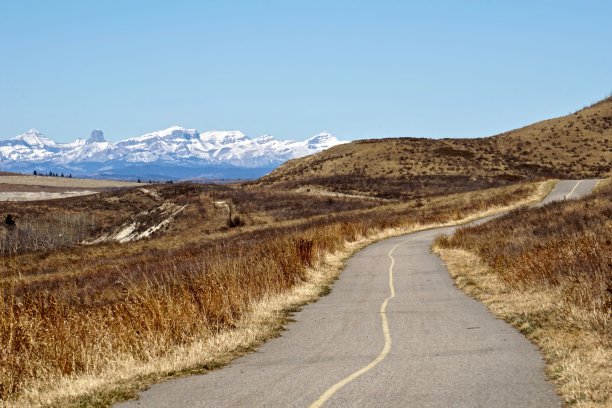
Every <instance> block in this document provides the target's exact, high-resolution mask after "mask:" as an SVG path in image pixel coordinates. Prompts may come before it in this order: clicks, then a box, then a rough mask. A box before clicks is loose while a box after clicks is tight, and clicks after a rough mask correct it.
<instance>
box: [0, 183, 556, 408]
mask: <svg viewBox="0 0 612 408" xmlns="http://www.w3.org/2000/svg"><path fill="white" fill-rule="evenodd" d="M554 184H555V182H554V181H547V182H543V183H540V185H539V187H538V190H537V192H536V193H535V194H534V195H532V196H531V197H528V198H526V199H523V200H519V201H517V202H515V203H514V204H512V205H509V206H498V207H491V208H488V209H487V210H484V211H479V212H475V213H471V214H467V215H466V216H465V217H463V218H462V219H459V220H456V221H453V222H448V223H444V224H430V225H420V224H416V225H410V226H407V227H405V228H390V229H386V230H384V231H381V232H378V233H375V234H371V235H369V236H367V237H360V238H358V239H356V240H355V241H353V242H347V243H346V244H345V246H344V249H343V250H341V251H338V252H336V253H333V254H326V255H325V256H324V257H323V259H324V260H323V261H322V262H321V263H319V264H318V265H316V266H315V267H313V268H311V269H310V270H309V271H308V278H307V279H306V280H305V281H304V282H302V283H301V284H299V285H297V286H295V287H294V288H293V289H292V290H291V291H290V292H288V293H284V294H280V295H275V296H271V297H268V298H266V299H264V300H263V301H260V302H258V303H256V304H254V305H253V308H252V312H251V313H249V314H248V315H247V316H245V317H244V318H243V319H242V320H240V321H239V322H238V324H237V325H236V327H235V328H234V329H232V330H227V331H224V332H222V333H220V334H217V335H214V336H211V337H208V338H204V339H202V340H201V341H197V342H194V343H191V344H189V345H186V346H181V347H175V348H173V349H168V350H167V352H166V353H165V355H164V356H162V357H160V358H154V359H151V360H150V361H148V362H142V361H138V360H135V359H134V358H132V357H130V356H121V355H118V356H116V359H115V360H114V361H113V362H111V363H108V364H107V366H108V369H107V370H105V371H104V372H102V373H95V374H89V375H83V374H81V375H75V376H72V377H68V378H62V379H59V380H58V381H55V382H54V381H49V379H45V380H44V381H40V382H37V383H30V384H27V386H26V387H24V389H25V390H26V391H25V392H24V393H23V394H21V395H20V397H19V399H18V400H15V401H11V402H8V403H7V407H39V406H58V407H59V406H61V407H66V406H92V405H95V406H106V405H109V404H110V403H112V402H114V401H118V400H123V399H126V398H132V397H134V396H135V393H136V391H138V390H141V389H144V388H145V387H146V386H147V385H149V384H152V383H155V382H159V381H161V380H163V379H167V378H171V377H178V376H184V375H189V374H195V373H202V372H206V371H207V370H210V369H214V368H218V367H221V366H223V365H225V364H227V363H228V362H230V361H231V360H232V359H234V358H236V357H238V356H240V355H243V354H245V353H247V352H249V351H251V350H253V349H254V348H255V347H257V346H258V345H260V344H261V343H263V342H264V341H266V340H267V339H270V338H272V337H274V336H276V335H278V333H279V332H280V330H282V328H283V326H284V325H285V324H286V323H287V322H288V317H289V316H290V314H291V313H292V312H294V311H296V310H297V309H298V308H299V307H300V306H303V305H305V304H307V303H310V302H313V301H316V299H317V298H319V297H320V296H321V295H323V294H326V293H327V292H328V291H329V287H330V285H331V284H332V283H333V281H334V280H335V279H336V278H337V277H338V276H339V274H340V272H341V271H342V268H343V265H344V263H345V261H346V260H347V259H348V258H349V257H350V256H351V255H352V254H354V253H355V252H357V251H358V250H360V249H362V248H363V247H365V246H367V245H369V244H372V243H374V242H376V241H380V240H382V239H385V238H389V237H393V236H398V235H403V234H407V233H411V232H415V231H419V230H424V229H431V228H437V227H443V226H450V225H458V224H463V223H467V222H470V221H473V220H475V219H478V218H482V217H486V216H489V215H493V214H497V213H500V212H505V211H509V210H511V209H513V208H516V207H519V206H522V205H527V204H531V203H534V202H537V201H539V200H541V199H542V198H543V197H545V196H546V195H547V194H548V192H550V190H551V189H552V188H553V187H554Z"/></svg>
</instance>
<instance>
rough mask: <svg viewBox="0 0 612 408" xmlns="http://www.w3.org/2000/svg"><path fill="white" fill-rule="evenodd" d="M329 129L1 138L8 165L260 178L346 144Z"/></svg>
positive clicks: (90, 172) (81, 172) (110, 173)
mask: <svg viewBox="0 0 612 408" xmlns="http://www.w3.org/2000/svg"><path fill="white" fill-rule="evenodd" d="M342 143H344V142H341V141H339V140H338V139H336V138H335V137H334V136H332V135H331V134H329V133H328V132H322V133H319V134H318V135H316V136H313V137H311V138H310V139H307V140H305V141H293V140H277V139H275V138H274V137H272V136H269V135H264V136H260V137H257V138H254V139H252V138H249V137H248V136H246V135H245V134H244V133H242V132H240V131H207V132H202V133H200V132H198V131H197V130H196V129H186V128H183V127H179V126H173V127H170V128H168V129H165V130H160V131H157V132H152V133H147V134H145V135H143V136H139V137H134V138H130V139H125V140H122V141H119V142H111V141H108V140H106V139H105V138H104V134H103V132H102V131H101V130H93V131H92V132H91V135H90V136H89V138H88V139H87V140H84V139H77V140H75V141H73V142H70V143H58V142H55V141H53V140H52V139H50V138H48V137H46V136H45V135H43V134H42V133H41V132H39V131H37V130H35V129H32V130H29V131H28V132H26V133H24V134H21V135H19V136H16V137H14V138H12V139H8V140H2V141H0V160H1V161H2V165H3V168H4V170H11V171H20V172H33V171H34V170H36V171H38V172H41V173H47V172H49V171H52V172H56V173H57V172H64V173H70V174H74V175H75V176H76V175H78V176H89V177H110V178H119V179H121V178H123V179H131V178H135V177H144V178H157V179H183V178H208V179H211V178H212V179H234V178H256V177H260V176H262V175H264V174H266V173H268V172H270V171H271V170H272V169H274V168H276V167H278V166H279V165H280V164H282V163H284V162H286V161H287V160H290V159H294V158H299V157H304V156H307V155H310V154H313V153H318V152H321V151H323V150H325V149H328V148H330V147H332V146H336V145H338V144H342Z"/></svg>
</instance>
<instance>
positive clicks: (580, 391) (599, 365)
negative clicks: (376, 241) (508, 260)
mask: <svg viewBox="0 0 612 408" xmlns="http://www.w3.org/2000/svg"><path fill="white" fill-rule="evenodd" d="M434 251H435V252H436V253H437V254H438V255H440V257H441V258H442V259H443V260H444V261H445V262H446V264H447V266H448V269H449V271H450V274H451V276H452V277H453V279H454V280H455V282H456V284H457V286H458V287H459V288H460V289H462V290H463V291H464V292H466V293H467V294H468V295H470V296H472V297H474V298H476V299H478V300H480V301H482V302H483V303H484V304H485V305H486V306H487V307H488V308H489V310H491V312H493V314H495V315H496V316H498V317H500V318H502V319H504V320H506V321H507V322H509V323H510V324H512V325H513V326H515V327H516V328H517V329H519V330H520V331H521V332H522V333H523V334H524V335H525V336H526V337H527V338H529V339H530V340H532V341H533V342H534V343H535V344H537V345H538V346H539V347H540V349H541V351H542V353H543V355H544V358H545V360H546V364H547V369H546V372H547V375H548V376H549V378H550V379H551V380H552V381H553V382H554V383H555V385H556V387H557V391H558V393H559V394H560V395H561V397H562V398H563V401H564V403H565V405H572V406H576V407H612V400H611V399H610V396H611V395H612V348H611V347H610V345H609V340H607V339H604V338H602V336H601V335H600V334H598V333H596V332H594V331H588V330H579V331H578V330H575V329H574V330H568V329H567V326H568V325H567V321H571V320H574V319H575V320H577V321H584V320H585V319H588V318H590V317H588V316H583V314H584V311H580V310H579V309H578V308H576V307H574V306H572V305H571V304H566V302H564V301H563V296H562V295H561V292H562V291H563V288H554V289H551V288H550V287H546V288H544V287H542V289H538V290H535V289H531V290H525V289H521V290H518V289H511V288H509V287H508V286H507V285H506V284H505V283H504V282H503V281H502V280H501V279H500V278H499V277H498V276H497V275H496V274H495V273H494V272H493V271H492V270H491V269H490V268H489V267H488V266H487V265H486V264H485V263H484V262H482V261H481V260H480V259H479V257H478V256H477V255H475V254H472V253H470V252H467V251H465V250H461V249H440V248H434Z"/></svg>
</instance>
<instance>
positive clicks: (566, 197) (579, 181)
mask: <svg viewBox="0 0 612 408" xmlns="http://www.w3.org/2000/svg"><path fill="white" fill-rule="evenodd" d="M581 182H582V180H578V182H577V183H576V185H575V186H574V188H572V191H570V192H569V194H568V195H566V196H565V199H568V198H570V196H571V195H572V193H573V192H574V191H575V190H576V187H578V184H580V183H581Z"/></svg>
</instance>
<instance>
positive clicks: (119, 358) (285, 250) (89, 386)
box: [0, 184, 542, 406]
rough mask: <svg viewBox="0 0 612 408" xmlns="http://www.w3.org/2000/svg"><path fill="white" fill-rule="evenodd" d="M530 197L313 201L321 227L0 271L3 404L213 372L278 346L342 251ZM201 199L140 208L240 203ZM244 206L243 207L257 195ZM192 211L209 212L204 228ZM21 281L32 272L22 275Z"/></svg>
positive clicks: (160, 193) (113, 395)
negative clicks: (262, 346) (265, 346)
mask: <svg viewBox="0 0 612 408" xmlns="http://www.w3.org/2000/svg"><path fill="white" fill-rule="evenodd" d="M537 186H538V185H537V184H531V185H516V186H511V187H506V188H503V189H494V190H489V191H481V192H473V193H466V194H458V195H452V196H448V197H441V198H436V199H431V200H429V201H426V202H420V203H416V202H408V203H404V204H396V205H387V206H380V207H376V208H368V206H369V204H368V206H366V208H360V207H359V206H357V209H354V210H350V209H349V210H346V211H343V212H340V213H337V214H333V215H332V214H326V211H325V209H326V208H327V207H326V206H327V205H332V206H333V205H334V203H333V202H332V203H329V204H328V203H327V202H326V201H319V198H316V199H315V201H314V203H317V205H321V206H322V207H323V208H322V210H320V211H319V214H317V215H310V216H307V217H305V218H299V216H298V213H297V212H292V213H289V214H292V216H294V217H296V218H294V219H291V220H287V221H282V222H279V224H280V226H278V225H276V223H272V224H265V223H264V224H262V225H260V226H250V227H245V228H244V229H241V228H242V227H240V228H234V229H227V227H225V228H226V229H225V230H223V229H219V231H218V232H217V233H213V234H210V235H209V237H208V239H203V237H202V236H201V235H200V236H196V237H190V236H188V235H189V232H190V231H193V229H190V228H192V227H190V225H191V224H194V222H193V219H190V218H187V219H184V220H183V223H182V224H181V225H179V226H178V227H177V230H176V231H175V232H176V234H175V233H173V231H172V230H170V231H168V232H167V233H166V234H162V235H160V236H158V237H157V238H154V239H151V240H146V241H142V242H133V243H126V244H100V245H93V246H91V247H87V248H83V247H68V248H65V249H58V250H56V251H54V252H51V253H44V254H38V253H26V254H22V255H15V256H13V257H10V258H9V259H4V260H3V264H4V269H3V274H5V276H4V279H3V280H2V297H1V299H2V300H1V302H2V303H1V304H0V313H2V316H1V318H0V341H1V342H2V344H4V345H6V347H3V349H2V350H1V351H0V384H1V389H0V393H1V395H2V398H3V400H4V401H5V402H6V403H7V404H12V405H19V406H21V405H24V404H25V405H41V404H45V403H53V404H56V405H64V404H65V403H67V401H72V402H75V401H76V402H77V403H78V402H79V401H80V402H82V403H84V404H88V405H92V404H98V403H100V404H102V405H105V404H108V403H109V402H111V401H114V400H117V399H122V398H125V397H126V396H127V395H131V393H132V392H133V391H134V390H135V389H137V388H138V386H139V384H142V383H150V382H152V381H155V380H158V379H159V378H163V377H166V376H168V375H175V374H177V373H178V372H184V371H198V370H204V369H208V368H213V367H215V366H217V365H218V364H222V363H224V362H226V361H227V360H228V359H229V358H231V357H232V356H235V355H236V354H237V353H238V354H239V353H240V352H243V351H245V350H246V349H249V348H251V347H253V346H254V345H256V344H258V342H260V341H263V339H265V338H267V337H269V336H270V335H271V334H273V333H275V332H276V331H277V330H278V329H279V328H280V327H281V326H282V324H283V322H284V321H285V319H286V317H287V311H288V310H291V309H292V308H294V307H295V305H296V304H302V303H304V302H306V301H310V300H312V299H313V298H314V297H316V296H317V294H318V293H320V292H321V290H322V289H321V287H324V286H325V285H327V284H328V283H329V281H330V279H333V277H334V276H335V274H337V271H338V267H337V265H336V267H334V266H333V265H332V266H329V265H330V264H329V263H328V262H326V259H327V258H326V257H328V256H329V254H333V253H336V254H344V255H343V256H346V254H347V253H348V252H347V251H349V252H350V248H351V247H350V245H349V246H347V243H353V244H352V245H353V246H354V245H357V244H356V243H365V242H368V241H367V240H368V239H370V240H371V239H372V238H373V237H380V236H381V234H389V233H399V232H405V231H408V230H410V229H415V228H419V227H422V226H423V225H435V224H440V223H454V222H458V221H461V220H462V219H464V218H465V216H466V214H472V215H473V216H474V215H476V214H481V213H483V212H487V211H494V210H495V209H499V208H502V207H503V206H507V205H515V204H517V203H519V202H525V201H526V200H534V199H535V196H536V195H537V192H536V190H537ZM201 188H205V187H194V186H190V185H184V186H180V185H179V186H160V187H159V188H158V189H157V190H156V191H155V192H156V194H151V192H149V193H148V194H147V196H149V197H150V199H151V200H153V201H155V202H156V200H157V198H155V197H161V198H162V199H169V200H175V202H177V203H178V204H181V205H186V209H187V210H186V213H187V214H186V215H185V216H186V217H194V216H196V214H200V215H201V217H203V218H201V220H203V221H204V220H205V219H206V217H208V216H210V215H211V213H210V211H213V210H212V209H209V208H208V207H206V205H208V204H210V203H212V202H213V200H218V199H219V197H220V196H223V197H224V198H225V199H227V197H228V196H232V194H236V196H235V198H236V201H237V203H236V207H240V205H241V204H240V199H239V197H244V196H242V195H241V194H242V192H240V193H237V192H232V191H228V190H225V188H221V187H218V188H216V190H215V191H214V198H213V197H209V196H211V195H212V193H211V191H202V190H201ZM211 188H212V187H211ZM177 189H178V190H177ZM541 193H542V191H540V195H541ZM120 194H128V195H127V196H126V197H133V199H136V198H137V199H138V200H144V199H145V198H144V197H142V196H141V195H140V194H137V193H133V194H135V195H133V196H130V195H129V194H132V193H129V192H128V193H120ZM283 194H284V193H283ZM246 197H248V198H249V199H248V200H246V199H245V202H247V201H248V202H250V201H251V198H252V196H249V195H247V196H246ZM266 197H267V198H269V197H268V196H266ZM106 198H107V199H110V198H112V197H110V196H107V197H106ZM230 198H231V197H230ZM87 199H88V198H80V200H87ZM292 199H293V198H292ZM74 200H76V199H74ZM202 200H203V201H202ZM267 201H269V200H267V199H264V200H259V201H258V200H255V203H259V204H257V205H260V206H264V204H265V203H267ZM113 203H114V201H112V200H111V201H110V204H109V205H111V204H112V205H114V204H113ZM207 203H208V204H207ZM31 205H38V204H31ZM40 205H46V206H49V205H52V204H50V203H44V204H40ZM127 205H128V206H129V202H128V204H127ZM343 205H344V204H343ZM199 206H204V207H202V208H204V209H207V208H208V210H210V211H208V210H207V211H208V212H207V211H205V212H204V214H203V215H202V214H201V213H199V212H198V211H196V210H197V209H198V208H200V207H199ZM66 207H67V210H71V209H72V207H71V206H70V205H68V206H66ZM213 208H214V205H213ZM192 210H193V211H195V212H190V211H192ZM217 210H218V211H219V212H221V213H222V212H223V211H226V210H225V209H223V208H218V209H217ZM101 211H102V209H101ZM269 211H270V212H271V213H275V211H278V210H276V209H274V208H271V209H269ZM305 211H306V210H305ZM310 212H311V209H310V208H308V209H307V212H306V214H310ZM189 214H191V215H189ZM262 214H264V215H265V213H262ZM277 214H280V215H283V214H284V215H286V214H287V213H285V212H282V213H277ZM264 215H261V217H262V218H265V217H264ZM224 216H225V215H224ZM251 217H254V215H251ZM267 217H269V218H273V217H272V216H270V215H268V216H267ZM213 218H214V217H213ZM221 220H223V218H222V219H221ZM211 222H213V221H211ZM283 223H285V224H283ZM193 228H195V227H193ZM220 228H222V227H220ZM186 235H187V236H186ZM178 237H180V239H179V238H178ZM41 255H43V256H41ZM75 264H76V266H75ZM325 265H327V266H325ZM81 267H82V268H83V269H82V270H80V269H79V268H81ZM322 267H323V269H321V268H322ZM22 268H23V269H27V271H26V273H24V274H22V276H21V277H20V276H17V275H18V273H20V272H21V269H22ZM325 268H332V269H331V271H332V272H325V271H326V270H327V269H325ZM330 273H331V274H330ZM7 274H12V275H11V276H10V277H7V276H6V275H7ZM39 276H42V277H43V279H38V277H39ZM307 288H310V289H307ZM300 293H302V294H301V295H300ZM304 293H306V294H304ZM283 299H284V300H283ZM262 308H263V309H262ZM257 322H260V323H257ZM211 344H212V345H214V347H212V346H210V345H211ZM211 347H212V348H211ZM215 347H216V348H215ZM172 361H174V363H173V362H172ZM117 379H119V382H117ZM122 384H123V385H122ZM126 384H127V385H126Z"/></svg>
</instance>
